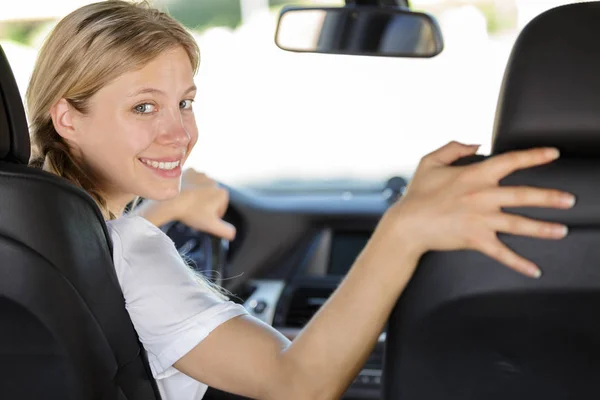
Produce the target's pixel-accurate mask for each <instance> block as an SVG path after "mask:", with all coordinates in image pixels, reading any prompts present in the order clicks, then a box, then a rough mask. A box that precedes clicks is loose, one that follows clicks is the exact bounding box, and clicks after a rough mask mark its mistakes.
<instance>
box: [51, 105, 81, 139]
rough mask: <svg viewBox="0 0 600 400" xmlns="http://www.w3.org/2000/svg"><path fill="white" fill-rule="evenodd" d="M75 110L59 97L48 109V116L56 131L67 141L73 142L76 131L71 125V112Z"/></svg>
mask: <svg viewBox="0 0 600 400" xmlns="http://www.w3.org/2000/svg"><path fill="white" fill-rule="evenodd" d="M74 112H75V110H74V109H73V107H71V105H70V104H69V102H68V101H67V100H65V99H60V100H59V101H57V102H56V104H54V106H52V108H51V109H50V117H51V118H52V123H53V124H54V129H56V132H57V133H58V134H59V135H60V136H61V137H62V138H63V139H66V140H67V141H71V142H75V141H76V138H77V132H76V131H75V127H74V125H73V113H74Z"/></svg>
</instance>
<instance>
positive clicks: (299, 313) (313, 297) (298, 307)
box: [284, 288, 333, 328]
mask: <svg viewBox="0 0 600 400" xmlns="http://www.w3.org/2000/svg"><path fill="white" fill-rule="evenodd" d="M332 292H333V289H332V288H298V289H296V290H295V291H294V294H293V295H292V298H291V300H290V303H289V307H288V312H287V315H286V318H285V324H284V326H285V327H287V328H303V327H304V325H306V323H307V322H308V321H309V320H310V319H311V318H312V316H313V315H315V313H316V312H317V311H318V310H319V308H321V306H322V305H323V304H325V302H326V301H327V299H328V298H329V296H331V293H332Z"/></svg>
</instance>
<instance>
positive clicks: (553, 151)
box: [545, 147, 560, 160]
mask: <svg viewBox="0 0 600 400" xmlns="http://www.w3.org/2000/svg"><path fill="white" fill-rule="evenodd" d="M545 153H546V156H547V157H548V158H549V159H551V160H556V159H557V158H558V157H560V151H559V150H558V149H557V148H554V147H552V148H549V149H546V152H545Z"/></svg>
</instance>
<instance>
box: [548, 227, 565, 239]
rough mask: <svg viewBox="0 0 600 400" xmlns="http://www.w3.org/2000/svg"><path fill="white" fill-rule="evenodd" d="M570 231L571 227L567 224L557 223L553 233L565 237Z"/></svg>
mask: <svg viewBox="0 0 600 400" xmlns="http://www.w3.org/2000/svg"><path fill="white" fill-rule="evenodd" d="M568 233H569V228H568V227H567V226H566V225H557V226H554V227H552V235H553V236H555V237H558V238H564V237H565V236H567V234H568Z"/></svg>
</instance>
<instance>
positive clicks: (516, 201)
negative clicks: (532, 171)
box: [475, 186, 575, 209]
mask: <svg viewBox="0 0 600 400" xmlns="http://www.w3.org/2000/svg"><path fill="white" fill-rule="evenodd" d="M475 196H476V197H477V199H475V201H476V202H477V203H478V204H481V205H484V206H485V205H493V206H494V207H544V208H561V209H566V208H571V207H573V206H574V205H575V196H573V195H572V194H570V193H566V192H563V191H560V190H554V189H540V188H535V187H527V186H515V187H508V186H505V187H494V188H492V189H489V190H486V191H483V192H480V193H477V194H476V195H475Z"/></svg>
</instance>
